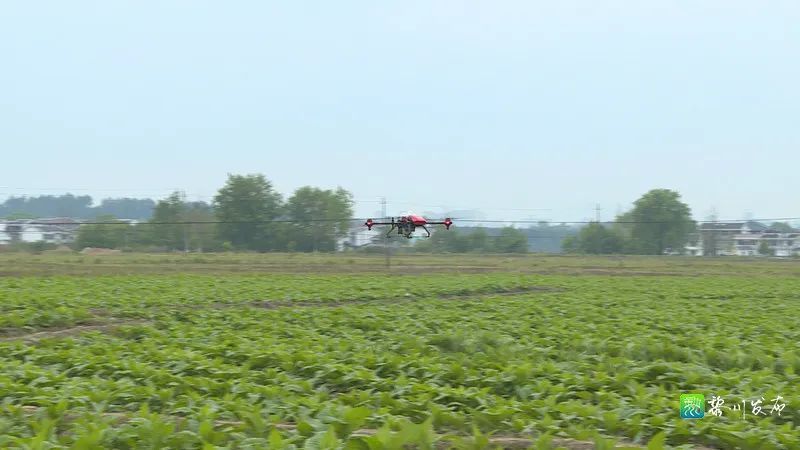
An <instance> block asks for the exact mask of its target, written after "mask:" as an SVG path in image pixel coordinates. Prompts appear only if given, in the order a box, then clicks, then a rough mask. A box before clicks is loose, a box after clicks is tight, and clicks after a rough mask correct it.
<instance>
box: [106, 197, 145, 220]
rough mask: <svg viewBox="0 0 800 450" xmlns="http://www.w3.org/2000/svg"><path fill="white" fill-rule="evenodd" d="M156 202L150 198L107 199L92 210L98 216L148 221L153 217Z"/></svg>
mask: <svg viewBox="0 0 800 450" xmlns="http://www.w3.org/2000/svg"><path fill="white" fill-rule="evenodd" d="M155 206H156V202H154V201H153V200H151V199H149V198H143V199H139V198H106V199H103V201H102V202H100V205H99V206H96V207H94V208H92V209H93V210H94V214H96V215H113V216H115V217H119V218H122V219H139V220H147V219H150V218H151V217H152V216H153V209H155Z"/></svg>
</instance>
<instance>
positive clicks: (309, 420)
mask: <svg viewBox="0 0 800 450" xmlns="http://www.w3.org/2000/svg"><path fill="white" fill-rule="evenodd" d="M799 322H800V262H798V261H770V260H749V261H748V260H738V259H710V260H706V259H702V258H695V259H689V258H635V257H630V258H620V257H609V258H582V257H534V256H517V257H505V256H495V257H484V256H479V255H476V256H451V257H446V256H424V257H410V256H405V257H396V258H393V260H392V267H391V269H386V268H385V266H384V259H383V257H382V256H374V257H373V256H369V257H367V256H361V257H356V256H352V257H351V256H347V255H319V256H312V255H172V256H166V255H161V256H158V255H109V256H98V257H94V256H80V255H72V254H67V255H38V256H22V255H0V448H27V449H60V448H64V449H69V448H71V449H105V448H114V449H139V448H141V449H145V448H146V449H151V448H153V449H155V448H170V449H183V448H187V449H188V448H192V449H194V448H198V449H214V448H230V449H272V448H275V449H277V448H324V449H332V448H352V449H401V448H409V447H416V448H434V447H435V448H442V447H453V448H464V449H466V448H470V449H478V448H493V447H505V448H512V447H513V448H541V449H544V448H557V447H561V448H569V449H590V448H600V449H605V448H609V449H610V448H615V447H633V448H650V449H660V448H674V447H679V448H720V449H728V448H739V449H778V448H782V449H798V448H800V429H798V426H800V412H799V411H800V376H799V374H800V350H798V343H800V328H798V323H799ZM683 393H700V394H703V395H705V400H706V402H707V403H706V405H705V417H703V418H700V419H682V418H681V417H680V415H679V397H680V395H681V394H683ZM712 396H719V397H721V398H723V399H724V400H725V404H724V406H723V407H722V408H721V409H720V412H721V415H720V416H716V415H714V414H713V413H712V411H711V410H712V408H711V405H710V404H709V403H708V401H709V400H711V399H712ZM778 396H780V397H782V400H781V401H779V402H777V403H780V404H784V405H785V406H783V407H782V408H777V407H776V406H775V404H776V402H775V401H773V399H776V398H777V397H778ZM762 397H763V401H762V403H761V404H760V406H761V408H762V409H761V412H762V414H761V415H756V414H754V412H753V409H754V408H753V405H751V403H750V401H751V400H759V399H761V398H762ZM743 400H746V401H747V403H746V404H745V405H744V408H741V405H742V403H741V402H742V401H743ZM737 404H738V406H739V409H738V410H736V409H734V408H735V407H736V406H737ZM778 409H780V410H778ZM756 412H758V410H756ZM743 413H744V417H743Z"/></svg>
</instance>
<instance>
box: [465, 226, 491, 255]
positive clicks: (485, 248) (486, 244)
mask: <svg viewBox="0 0 800 450" xmlns="http://www.w3.org/2000/svg"><path fill="white" fill-rule="evenodd" d="M466 241H467V248H468V251H471V252H491V251H492V243H491V241H490V239H489V233H487V232H486V230H485V229H483V228H478V229H476V230H473V231H472V233H470V234H468V235H467V236H466Z"/></svg>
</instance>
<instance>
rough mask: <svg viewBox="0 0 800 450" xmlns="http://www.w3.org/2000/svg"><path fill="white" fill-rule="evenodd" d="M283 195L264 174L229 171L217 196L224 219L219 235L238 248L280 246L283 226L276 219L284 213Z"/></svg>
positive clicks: (219, 215) (217, 211) (216, 209)
mask: <svg viewBox="0 0 800 450" xmlns="http://www.w3.org/2000/svg"><path fill="white" fill-rule="evenodd" d="M281 208H282V199H281V195H280V194H279V193H277V192H275V190H274V189H273V188H272V183H270V182H269V181H268V180H267V179H266V178H265V177H264V175H260V174H259V175H232V174H229V175H228V181H227V182H226V184H225V186H224V187H222V189H220V190H219V192H218V193H217V195H216V196H215V197H214V213H215V215H216V217H217V219H219V221H220V222H223V223H220V224H218V226H217V231H218V234H219V238H220V240H221V241H223V242H230V243H231V245H232V246H233V247H234V248H236V249H250V250H258V251H268V250H274V249H276V248H278V247H279V246H280V244H281V242H280V239H279V232H280V227H279V226H278V224H277V223H275V222H273V221H274V220H275V219H277V217H278V215H279V214H280V213H281Z"/></svg>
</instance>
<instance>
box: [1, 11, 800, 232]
mask: <svg viewBox="0 0 800 450" xmlns="http://www.w3.org/2000/svg"><path fill="white" fill-rule="evenodd" d="M798 23H800V3H798V2H796V1H778V0H775V1H770V2H754V1H739V0H726V1H711V0H709V1H700V2H697V1H660V0H650V1H647V2H640V1H592V2H588V1H559V2H553V1H530V0H529V1H523V0H520V1H503V0H492V1H482V2H478V1H466V0H462V1H449V0H437V1H435V2H431V1H417V0H410V1H403V2H391V1H386V2H374V1H373V2H368V1H347V0H340V1H336V2H311V1H293V2H267V1H244V0H239V1H232V2H219V1H198V0H193V1H121V0H120V1H114V2H106V1H96V2H87V1H80V0H73V1H70V2H63V1H40V2H6V3H4V4H3V8H2V12H0V56H2V60H0V61H2V66H1V67H2V70H0V199H3V198H5V197H8V196H10V195H16V196H19V195H40V194H62V193H66V192H72V193H74V194H87V195H92V196H93V197H94V198H95V199H96V200H98V201H99V199H101V198H104V197H123V196H127V197H151V198H163V197H165V196H166V195H167V194H169V192H171V191H173V190H176V189H181V190H184V191H185V192H186V194H187V198H189V199H191V200H206V201H210V200H211V198H212V197H213V195H214V193H215V192H216V190H217V189H219V188H220V187H221V186H222V185H223V184H224V183H225V180H226V178H227V175H228V174H229V173H235V174H247V173H262V174H264V175H265V176H266V177H267V178H268V179H269V180H271V181H272V183H273V184H274V186H275V188H276V189H277V190H278V191H279V192H281V193H283V194H284V195H285V196H289V195H291V192H292V191H293V190H295V189H297V188H298V187H300V186H306V185H312V186H318V187H321V188H335V187H336V186H342V187H344V188H345V189H347V190H349V191H350V192H352V193H353V196H354V199H355V200H356V205H355V206H356V208H355V212H356V215H357V216H359V217H365V216H370V215H374V214H375V213H376V212H378V211H380V204H379V202H378V201H379V199H380V198H381V197H385V198H386V199H387V204H388V211H387V212H388V213H390V214H400V213H403V212H407V211H432V212H437V211H442V212H443V211H449V210H480V212H481V213H482V215H483V218H485V219H499V220H520V219H542V220H553V221H580V220H586V219H591V218H594V217H595V216H596V214H597V211H596V210H595V207H596V206H597V205H599V207H600V208H601V209H600V211H599V213H600V216H601V218H602V219H603V220H608V219H611V218H613V216H614V215H615V214H616V213H618V212H622V211H625V210H627V209H629V208H630V207H631V205H632V203H633V202H634V201H635V200H636V199H637V198H638V197H639V196H641V195H642V194H644V193H645V192H647V191H648V190H650V189H654V188H666V189H674V190H676V191H678V192H679V193H680V194H681V197H682V199H683V200H684V201H685V202H686V203H687V204H689V206H690V207H691V208H692V211H693V214H694V216H695V218H698V219H704V218H706V217H708V216H709V215H710V214H711V213H712V212H715V213H716V215H717V216H718V217H719V218H721V219H742V218H745V217H753V218H773V217H798V216H800V201H799V200H798V196H797V193H798V192H800V176H799V175H800V127H798V126H797V118H798V117H800V83H798V81H797V80H800V57H798V56H800V27H798V26H797V24H798Z"/></svg>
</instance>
